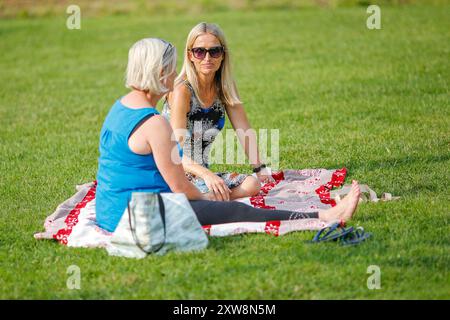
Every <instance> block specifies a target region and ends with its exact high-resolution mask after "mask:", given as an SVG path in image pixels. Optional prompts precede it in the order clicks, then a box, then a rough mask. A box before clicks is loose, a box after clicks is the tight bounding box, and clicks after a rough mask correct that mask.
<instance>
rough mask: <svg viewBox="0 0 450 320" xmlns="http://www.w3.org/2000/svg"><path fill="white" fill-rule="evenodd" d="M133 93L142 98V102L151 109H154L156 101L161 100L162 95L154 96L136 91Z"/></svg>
mask: <svg viewBox="0 0 450 320" xmlns="http://www.w3.org/2000/svg"><path fill="white" fill-rule="evenodd" d="M132 92H133V93H134V95H136V96H138V97H140V98H142V99H143V100H145V101H147V102H148V104H149V105H150V106H151V107H152V108H156V105H157V104H158V101H159V100H160V99H161V98H162V95H155V94H150V93H148V92H146V91H142V90H137V89H134V90H133V91H132Z"/></svg>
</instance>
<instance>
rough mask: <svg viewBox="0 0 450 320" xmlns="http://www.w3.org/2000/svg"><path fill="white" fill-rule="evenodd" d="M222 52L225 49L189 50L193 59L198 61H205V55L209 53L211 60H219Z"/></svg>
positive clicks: (199, 48)
mask: <svg viewBox="0 0 450 320" xmlns="http://www.w3.org/2000/svg"><path fill="white" fill-rule="evenodd" d="M224 51H225V49H224V48H223V47H212V48H209V49H206V48H202V47H198V48H192V49H191V52H192V54H193V55H194V57H195V58H197V59H200V60H203V59H205V57H206V54H207V53H209V55H210V56H211V58H220V57H221V56H222V55H223V53H224Z"/></svg>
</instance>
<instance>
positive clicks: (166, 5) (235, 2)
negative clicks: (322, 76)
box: [0, 0, 449, 18]
mask: <svg viewBox="0 0 450 320" xmlns="http://www.w3.org/2000/svg"><path fill="white" fill-rule="evenodd" d="M446 3H449V0H378V1H369V0H230V1H222V0H189V1H187V0H128V1H121V0H96V1H90V0H47V1H33V0H0V18H18V17H22V18H23V17H45V16H57V15H61V12H65V9H66V8H67V7H68V6H69V5H71V4H75V5H78V6H79V7H80V8H81V12H82V14H83V15H84V16H95V17H97V16H104V15H127V14H132V15H160V14H180V13H183V14H203V13H209V12H216V13H217V12H222V11H254V10H274V9H291V10H295V9H300V8H311V7H322V8H336V7H349V6H368V5H370V4H377V5H380V6H402V5H423V4H426V5H440V4H446Z"/></svg>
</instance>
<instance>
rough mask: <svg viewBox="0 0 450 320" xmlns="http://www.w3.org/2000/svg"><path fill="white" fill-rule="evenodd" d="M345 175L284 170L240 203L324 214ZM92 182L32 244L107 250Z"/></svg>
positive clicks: (279, 228)
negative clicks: (50, 241)
mask: <svg viewBox="0 0 450 320" xmlns="http://www.w3.org/2000/svg"><path fill="white" fill-rule="evenodd" d="M346 175H347V169H346V168H342V169H337V170H328V169H302V170H292V169H290V170H283V171H279V172H276V173H274V174H273V175H272V176H273V178H274V180H275V182H271V183H267V184H265V185H263V186H262V187H261V191H260V193H259V194H258V195H257V196H255V197H251V198H241V199H237V200H236V201H240V202H243V203H245V204H247V205H251V206H254V207H256V208H264V209H268V210H273V209H282V210H290V211H296V212H307V211H314V210H317V209H327V208H330V207H332V206H335V205H336V202H335V201H334V200H333V199H332V198H331V193H330V192H331V190H333V188H338V187H341V186H342V185H343V184H344V181H345V177H346ZM95 190H96V182H95V181H94V182H90V183H86V184H84V185H81V186H77V192H76V193H75V194H74V195H73V196H72V197H71V198H69V199H67V200H66V201H64V202H63V203H61V204H60V205H59V206H58V207H57V208H56V211H55V212H54V213H53V214H51V215H50V216H48V217H47V219H46V220H45V223H44V229H45V231H44V232H41V233H36V234H35V235H34V236H35V238H36V239H54V240H57V241H58V242H60V243H61V244H64V245H67V246H72V247H106V246H108V243H109V239H110V237H111V235H112V233H110V232H107V231H105V230H103V229H101V228H99V227H98V226H97V224H96V220H95ZM327 225H328V224H327V223H325V222H323V221H321V220H319V219H299V220H290V221H276V220H274V221H267V222H236V223H225V224H218V225H206V226H203V229H204V230H205V232H206V233H207V234H208V235H210V236H217V237H223V236H230V235H235V234H242V233H266V234H269V235H273V236H280V235H284V234H286V233H289V232H293V231H302V230H320V229H322V228H324V227H326V226H327Z"/></svg>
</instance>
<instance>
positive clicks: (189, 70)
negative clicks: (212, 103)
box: [175, 22, 242, 106]
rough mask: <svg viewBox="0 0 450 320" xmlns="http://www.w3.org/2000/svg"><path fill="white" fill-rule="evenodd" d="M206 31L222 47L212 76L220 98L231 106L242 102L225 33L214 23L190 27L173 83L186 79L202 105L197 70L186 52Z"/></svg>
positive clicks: (176, 83)
mask: <svg viewBox="0 0 450 320" xmlns="http://www.w3.org/2000/svg"><path fill="white" fill-rule="evenodd" d="M206 33H209V34H212V35H213V36H215V37H216V38H217V40H219V42H220V44H221V45H222V47H223V48H224V57H223V60H222V64H221V66H220V69H219V70H217V71H216V75H215V78H214V80H215V85H216V88H217V90H218V94H219V98H220V100H221V101H222V102H224V103H225V104H226V105H227V106H233V105H235V104H239V103H242V102H241V100H240V98H239V94H238V92H237V88H236V83H235V81H234V79H233V75H232V73H231V63H230V52H229V50H228V47H227V43H226V40H225V35H224V33H223V31H222V30H221V29H220V27H219V26H218V25H217V24H214V23H206V22H201V23H199V24H197V25H196V26H195V27H194V28H192V30H191V32H189V35H188V37H187V41H186V48H185V50H184V62H183V67H182V68H181V71H180V74H179V75H178V77H177V78H176V79H175V85H178V84H180V83H182V82H183V81H184V80H187V81H188V82H189V83H190V84H191V86H192V88H193V89H194V92H195V95H196V96H197V98H198V100H199V101H200V103H201V104H202V105H204V103H203V101H201V99H200V95H199V86H198V79H197V72H196V70H195V67H194V64H193V62H192V61H191V60H189V55H188V52H189V50H191V49H192V46H193V45H194V42H195V40H196V39H197V37H198V36H200V35H202V34H206Z"/></svg>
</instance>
